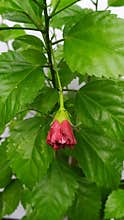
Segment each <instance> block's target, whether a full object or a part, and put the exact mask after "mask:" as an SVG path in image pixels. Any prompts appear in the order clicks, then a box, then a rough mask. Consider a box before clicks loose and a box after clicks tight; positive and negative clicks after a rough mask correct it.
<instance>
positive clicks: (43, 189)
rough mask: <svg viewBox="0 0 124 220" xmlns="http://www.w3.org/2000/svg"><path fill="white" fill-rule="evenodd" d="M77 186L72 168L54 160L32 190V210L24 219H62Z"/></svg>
mask: <svg viewBox="0 0 124 220" xmlns="http://www.w3.org/2000/svg"><path fill="white" fill-rule="evenodd" d="M77 187H78V184H77V182H76V175H75V174H74V173H73V172H72V170H71V169H70V168H69V167H68V166H66V165H64V164H63V162H61V161H54V163H53V164H52V166H51V168H50V170H49V171H48V174H47V176H46V177H45V178H44V179H43V180H42V181H41V183H40V184H39V185H38V186H37V187H36V189H34V191H33V194H32V201H31V203H32V205H33V207H34V210H33V212H32V213H31V214H30V213H29V215H27V218H26V219H32V218H34V219H35V220H39V219H41V220H44V219H49V220H53V219H54V220H60V219H63V217H64V215H65V214H66V211H67V209H68V208H69V207H70V206H71V204H72V202H73V199H74V196H75V192H76V190H77ZM48 210H49V211H48Z"/></svg>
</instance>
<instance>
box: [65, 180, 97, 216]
mask: <svg viewBox="0 0 124 220" xmlns="http://www.w3.org/2000/svg"><path fill="white" fill-rule="evenodd" d="M100 194H101V193H100V190H99V189H98V188H97V187H96V185H95V184H93V183H90V182H88V181H87V180H86V179H82V180H80V185H79V190H78V192H77V195H76V196H77V197H76V200H75V202H74V205H73V206H72V208H71V209H70V215H69V219H70V220H76V219H78V220H82V219H87V220H93V219H95V220H99V219H100V209H101V195H100Z"/></svg>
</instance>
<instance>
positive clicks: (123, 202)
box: [105, 189, 124, 219]
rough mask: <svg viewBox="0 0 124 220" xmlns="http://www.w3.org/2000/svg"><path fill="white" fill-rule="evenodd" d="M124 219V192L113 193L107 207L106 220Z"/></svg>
mask: <svg viewBox="0 0 124 220" xmlns="http://www.w3.org/2000/svg"><path fill="white" fill-rule="evenodd" d="M122 217H124V190H122V189H118V190H116V191H113V192H112V193H111V194H110V195H109V197H108V199H107V202H106V205H105V219H110V218H116V219H118V218H119V219H120V218H122Z"/></svg>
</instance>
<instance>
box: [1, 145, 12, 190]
mask: <svg viewBox="0 0 124 220" xmlns="http://www.w3.org/2000/svg"><path fill="white" fill-rule="evenodd" d="M6 145H7V142H3V143H2V144H1V145H0V188H4V187H5V186H6V185H7V184H8V183H9V182H10V181H11V176H12V171H11V168H10V164H9V160H8V159H7V155H6V150H7V149H6Z"/></svg>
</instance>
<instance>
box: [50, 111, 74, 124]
mask: <svg viewBox="0 0 124 220" xmlns="http://www.w3.org/2000/svg"><path fill="white" fill-rule="evenodd" d="M54 120H57V121H59V122H60V123H61V122H62V121H64V120H68V121H69V122H70V117H69V113H68V112H67V111H66V109H65V108H60V109H59V110H58V111H57V113H56V115H55V117H54ZM70 123H71V122H70Z"/></svg>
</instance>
